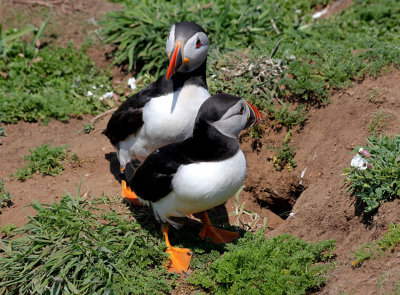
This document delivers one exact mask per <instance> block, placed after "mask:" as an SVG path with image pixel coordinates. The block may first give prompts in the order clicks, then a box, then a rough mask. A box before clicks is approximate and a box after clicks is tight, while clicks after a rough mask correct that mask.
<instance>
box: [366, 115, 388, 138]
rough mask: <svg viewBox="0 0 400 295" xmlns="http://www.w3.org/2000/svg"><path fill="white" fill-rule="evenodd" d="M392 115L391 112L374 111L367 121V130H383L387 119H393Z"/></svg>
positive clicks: (380, 131) (378, 131) (372, 131)
mask: <svg viewBox="0 0 400 295" xmlns="http://www.w3.org/2000/svg"><path fill="white" fill-rule="evenodd" d="M393 117H394V116H393V115H392V114H391V113H388V112H385V111H377V112H375V113H374V114H373V115H372V117H371V120H370V122H369V125H368V132H369V133H374V134H380V133H382V132H383V131H384V130H385V128H386V126H387V123H388V121H390V120H391V119H393Z"/></svg>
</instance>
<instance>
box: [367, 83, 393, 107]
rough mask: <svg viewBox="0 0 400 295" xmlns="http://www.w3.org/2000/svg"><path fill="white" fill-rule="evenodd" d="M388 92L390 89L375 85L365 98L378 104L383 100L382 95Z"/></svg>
mask: <svg viewBox="0 0 400 295" xmlns="http://www.w3.org/2000/svg"><path fill="white" fill-rule="evenodd" d="M386 93H388V89H386V88H379V87H375V88H373V89H371V90H369V91H368V92H367V93H366V94H365V96H364V98H365V99H366V100H367V101H368V102H369V103H373V104H378V103H380V102H381V99H380V98H381V96H382V95H384V94H386Z"/></svg>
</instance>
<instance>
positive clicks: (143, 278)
mask: <svg viewBox="0 0 400 295" xmlns="http://www.w3.org/2000/svg"><path fill="white" fill-rule="evenodd" d="M78 191H79V190H78ZM105 203H106V204H108V205H109V201H108V199H106V198H100V199H96V200H90V199H85V198H80V197H78V196H73V195H71V194H67V195H65V196H63V198H62V200H61V201H60V202H57V203H54V204H52V205H43V204H39V203H37V202H34V203H33V204H32V207H33V208H34V209H35V210H36V211H37V215H36V216H35V217H32V218H31V220H30V221H29V222H28V223H27V224H26V225H24V226H23V227H21V228H18V229H14V230H13V231H12V235H11V236H9V237H7V238H4V239H0V249H1V251H2V252H3V253H2V255H0V293H2V294H116V295H117V294H121V295H122V294H165V293H169V292H170V291H171V287H170V282H168V281H167V280H168V279H171V278H173V277H174V276H173V275H168V274H166V273H165V268H164V267H163V258H164V256H165V255H164V253H163V250H164V248H165V245H164V243H162V242H160V241H162V240H161V239H160V238H159V237H153V236H152V235H149V233H148V232H147V231H146V230H144V229H143V228H141V226H140V225H139V224H138V223H136V222H135V221H134V220H130V219H129V217H128V216H127V215H126V214H125V213H121V214H119V213H116V212H110V211H105V210H104V209H100V207H101V204H103V208H104V204H105Z"/></svg>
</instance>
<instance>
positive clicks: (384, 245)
mask: <svg viewBox="0 0 400 295" xmlns="http://www.w3.org/2000/svg"><path fill="white" fill-rule="evenodd" d="M399 244H400V225H395V224H393V223H391V224H389V231H388V232H387V233H386V234H384V235H383V237H382V238H381V239H379V240H377V241H374V242H369V243H365V244H363V245H361V246H360V248H359V249H358V250H357V252H356V253H354V255H355V260H354V261H352V263H351V264H352V265H353V267H357V266H360V265H361V264H362V263H363V262H365V261H366V260H368V259H372V258H377V257H380V256H381V255H383V254H384V252H385V251H387V250H389V251H391V252H393V251H394V249H395V248H396V247H397V246H398V245H399Z"/></svg>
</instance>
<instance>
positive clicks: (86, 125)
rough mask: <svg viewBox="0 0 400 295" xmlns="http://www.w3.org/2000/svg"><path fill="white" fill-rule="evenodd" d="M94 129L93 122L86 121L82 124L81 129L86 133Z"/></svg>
mask: <svg viewBox="0 0 400 295" xmlns="http://www.w3.org/2000/svg"><path fill="white" fill-rule="evenodd" d="M93 130H94V124H93V123H88V124H85V126H83V131H84V132H85V133H87V134H90V132H92V131H93Z"/></svg>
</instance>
